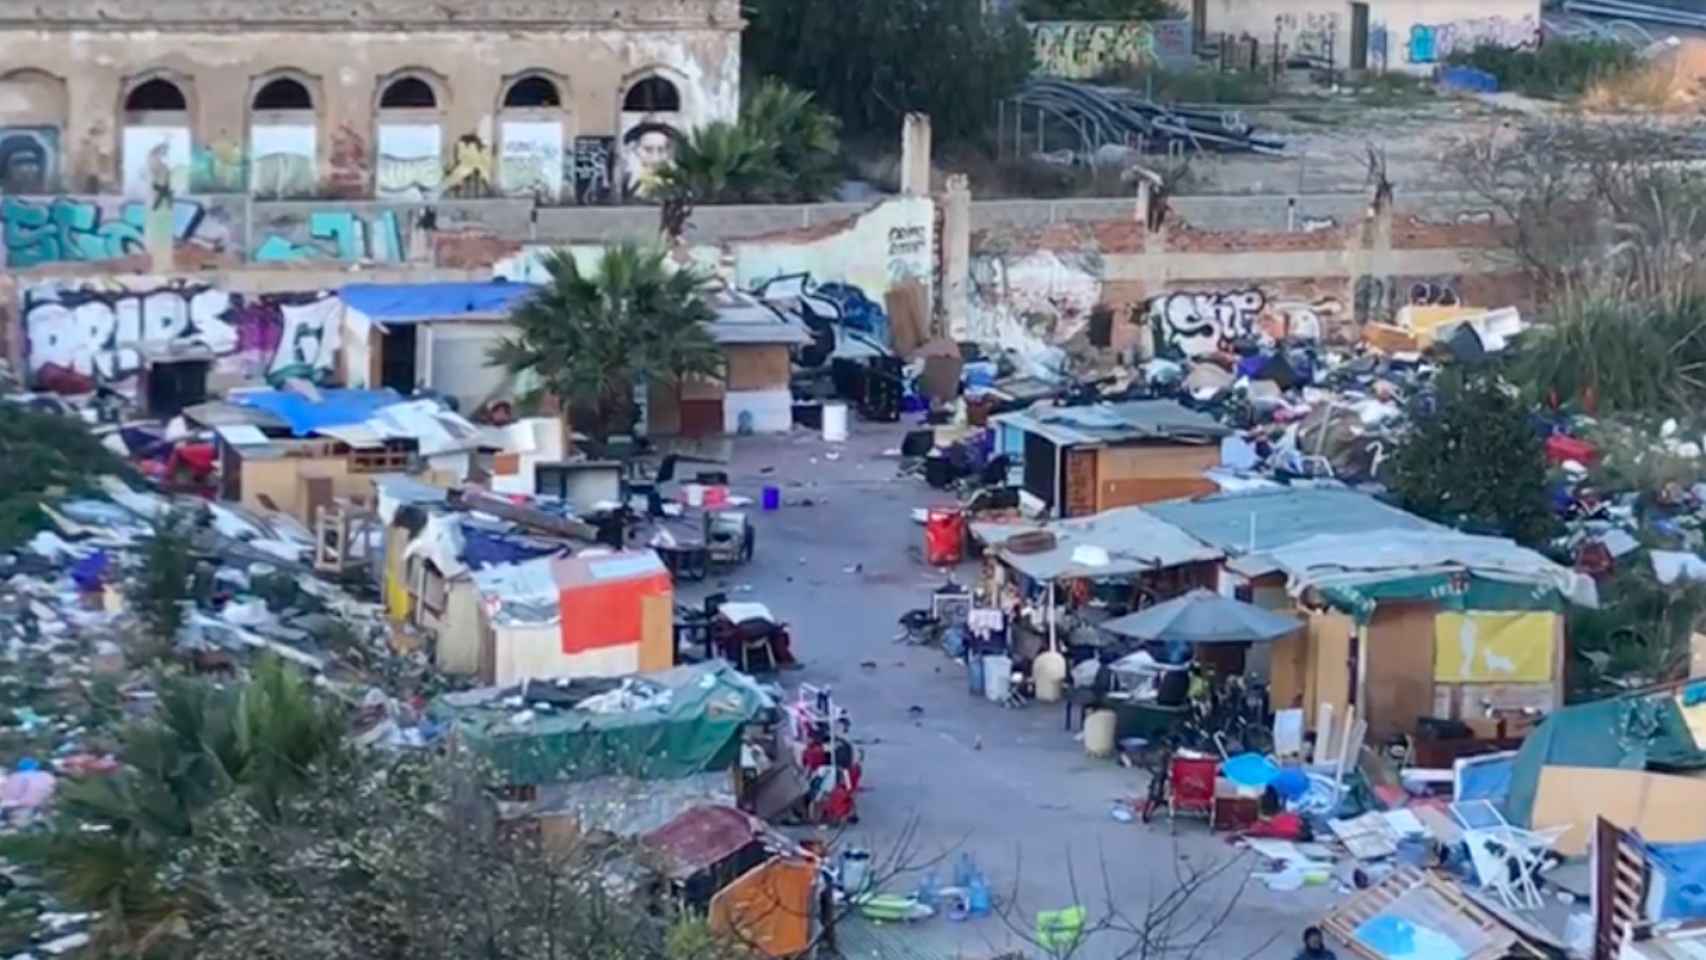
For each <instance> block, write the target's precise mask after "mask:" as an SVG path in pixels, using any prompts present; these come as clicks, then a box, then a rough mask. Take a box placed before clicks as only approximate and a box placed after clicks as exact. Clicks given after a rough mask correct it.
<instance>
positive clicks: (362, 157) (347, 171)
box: [326, 124, 372, 199]
mask: <svg viewBox="0 0 1706 960" xmlns="http://www.w3.org/2000/svg"><path fill="white" fill-rule="evenodd" d="M330 166H331V170H330V175H329V177H328V180H327V184H326V185H327V187H328V189H329V190H330V192H331V194H332V196H335V197H348V198H352V199H353V198H356V197H361V196H364V195H366V193H367V178H368V175H369V174H370V173H372V165H371V164H370V163H369V161H368V158H367V141H366V140H364V139H362V136H361V134H359V133H357V132H356V131H355V129H354V128H352V127H350V126H348V125H347V124H346V125H344V126H342V127H339V128H338V129H337V130H336V131H335V132H333V134H332V156H331V163H330Z"/></svg>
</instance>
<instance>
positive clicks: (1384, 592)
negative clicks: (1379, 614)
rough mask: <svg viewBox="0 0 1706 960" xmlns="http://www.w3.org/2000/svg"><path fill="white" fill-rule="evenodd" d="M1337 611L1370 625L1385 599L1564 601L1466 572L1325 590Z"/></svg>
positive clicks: (1446, 606)
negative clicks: (1378, 607) (1377, 608)
mask: <svg viewBox="0 0 1706 960" xmlns="http://www.w3.org/2000/svg"><path fill="white" fill-rule="evenodd" d="M1321 595H1322V598H1323V599H1324V600H1326V601H1327V602H1328V603H1329V604H1331V605H1332V606H1333V608H1334V609H1336V610H1339V611H1342V612H1344V613H1348V614H1350V615H1351V616H1352V617H1354V618H1355V619H1356V621H1357V622H1358V623H1367V622H1368V621H1369V620H1370V619H1371V618H1372V617H1373V616H1374V611H1375V608H1376V607H1377V606H1378V605H1379V604H1380V601H1382V600H1395V601H1411V600H1416V601H1430V602H1433V603H1437V604H1439V606H1440V609H1442V610H1458V611H1462V610H1552V611H1559V610H1562V609H1564V598H1563V597H1562V596H1560V595H1559V594H1558V591H1557V590H1556V589H1554V588H1552V587H1550V586H1547V585H1544V584H1534V583H1512V582H1510V581H1508V580H1495V579H1491V578H1489V577H1478V576H1475V575H1473V574H1463V573H1424V574H1415V575H1412V576H1400V577H1393V578H1392V579H1390V580H1377V581H1371V582H1368V583H1358V584H1337V585H1334V586H1328V587H1323V588H1321Z"/></svg>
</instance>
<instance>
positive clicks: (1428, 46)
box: [1408, 14, 1540, 63]
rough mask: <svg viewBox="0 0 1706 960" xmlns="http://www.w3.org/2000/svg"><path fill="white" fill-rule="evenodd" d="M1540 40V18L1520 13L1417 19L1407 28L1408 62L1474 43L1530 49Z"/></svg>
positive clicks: (1460, 50) (1459, 50)
mask: <svg viewBox="0 0 1706 960" xmlns="http://www.w3.org/2000/svg"><path fill="white" fill-rule="evenodd" d="M1539 43H1540V22H1539V20H1537V19H1536V18H1535V17H1534V15H1533V14H1528V15H1526V16H1521V17H1476V18H1472V19H1467V20H1457V21H1453V22H1451V23H1418V24H1416V25H1414V26H1412V27H1411V28H1410V44H1409V51H1408V53H1409V59H1410V62H1411V63H1438V62H1440V61H1441V60H1444V59H1445V58H1447V57H1449V56H1451V55H1452V54H1453V53H1467V52H1469V51H1471V50H1474V49H1475V48H1476V47H1484V46H1485V47H1506V48H1510V49H1532V48H1534V47H1536V46H1538V45H1539Z"/></svg>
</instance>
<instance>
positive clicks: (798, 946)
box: [707, 857, 817, 957]
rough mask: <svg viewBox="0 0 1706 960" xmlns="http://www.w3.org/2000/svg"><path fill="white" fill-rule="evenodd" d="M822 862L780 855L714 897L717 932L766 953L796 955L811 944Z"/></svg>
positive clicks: (713, 918) (713, 925)
mask: <svg viewBox="0 0 1706 960" xmlns="http://www.w3.org/2000/svg"><path fill="white" fill-rule="evenodd" d="M816 881H817V864H816V863H815V862H814V861H811V860H803V859H785V858H783V857H775V858H773V859H772V860H770V862H768V863H765V864H763V865H761V866H757V867H754V868H752V869H751V870H749V871H747V873H746V874H745V875H744V876H742V877H741V878H740V879H738V880H736V881H735V882H734V883H731V884H729V885H728V886H726V887H724V888H723V889H722V891H721V892H719V893H718V894H717V895H716V896H714V897H712V898H711V911H710V916H709V917H708V918H707V919H708V920H709V921H710V925H711V932H712V933H716V934H720V935H723V936H727V937H730V938H732V939H734V940H737V941H739V942H740V943H744V944H747V945H748V946H750V947H751V948H752V949H753V951H754V952H755V953H757V954H759V955H760V956H765V957H792V956H794V955H796V954H798V953H800V952H801V951H802V950H804V949H806V948H807V947H809V946H811V933H812V915H813V914H814V913H816V909H815V908H816V906H817V903H816V900H817V897H816V895H815V891H814V890H813V884H814V883H816Z"/></svg>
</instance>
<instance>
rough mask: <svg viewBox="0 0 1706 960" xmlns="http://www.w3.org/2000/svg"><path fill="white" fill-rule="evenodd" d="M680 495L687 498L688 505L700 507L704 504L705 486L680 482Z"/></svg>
mask: <svg viewBox="0 0 1706 960" xmlns="http://www.w3.org/2000/svg"><path fill="white" fill-rule="evenodd" d="M681 495H682V496H684V497H686V498H687V505H688V506H690V507H702V506H704V505H705V487H704V485H702V484H698V483H684V484H682V485H681Z"/></svg>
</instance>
